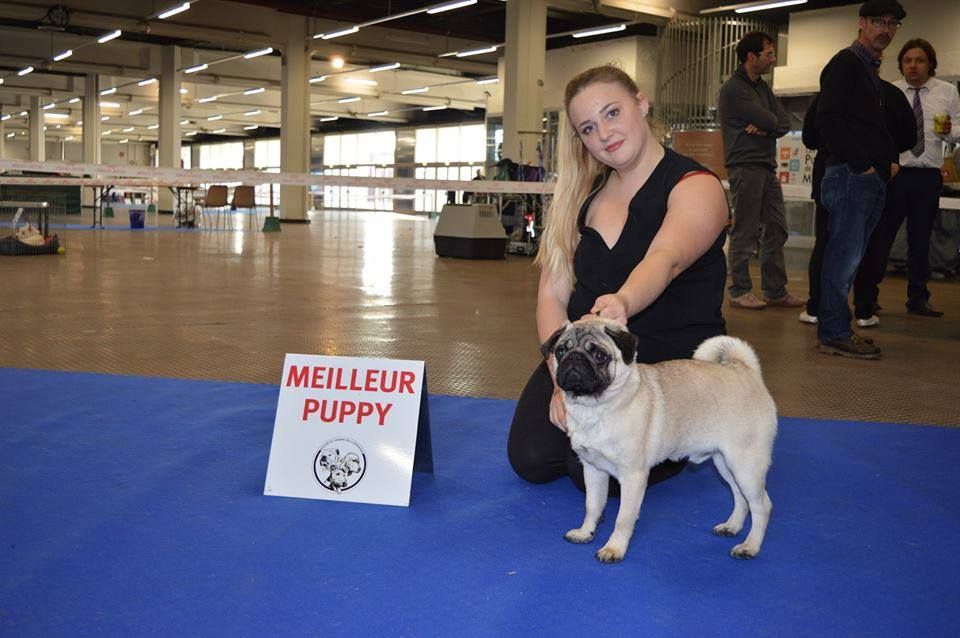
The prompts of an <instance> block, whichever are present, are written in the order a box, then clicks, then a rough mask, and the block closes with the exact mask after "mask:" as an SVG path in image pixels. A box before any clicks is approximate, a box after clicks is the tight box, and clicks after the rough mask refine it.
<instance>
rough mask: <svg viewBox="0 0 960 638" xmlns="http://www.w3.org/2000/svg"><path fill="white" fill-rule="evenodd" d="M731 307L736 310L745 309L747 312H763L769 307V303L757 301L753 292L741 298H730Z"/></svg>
mask: <svg viewBox="0 0 960 638" xmlns="http://www.w3.org/2000/svg"><path fill="white" fill-rule="evenodd" d="M730 305H731V306H733V307H734V308H744V309H746V310H763V309H764V308H766V307H767V303H766V302H765V301H760V300H759V299H757V296H756V295H755V294H753V293H752V292H748V293H746V294H744V295H740V296H739V297H730Z"/></svg>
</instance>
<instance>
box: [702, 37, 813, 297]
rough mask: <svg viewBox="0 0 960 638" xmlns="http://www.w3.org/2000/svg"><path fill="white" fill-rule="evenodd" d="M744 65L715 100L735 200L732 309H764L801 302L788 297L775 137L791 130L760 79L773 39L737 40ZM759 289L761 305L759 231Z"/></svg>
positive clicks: (766, 68)
mask: <svg viewBox="0 0 960 638" xmlns="http://www.w3.org/2000/svg"><path fill="white" fill-rule="evenodd" d="M737 59H738V60H740V67H739V68H738V69H737V70H736V71H735V72H734V73H733V75H731V76H730V79H729V80H727V81H726V82H725V83H724V84H723V87H721V89H720V95H719V97H718V98H717V111H718V117H719V120H720V126H721V130H722V132H723V155H724V165H725V166H726V168H727V175H728V176H729V178H730V194H731V195H733V208H734V212H733V227H732V228H731V229H730V247H729V250H728V252H729V263H730V267H729V270H730V281H731V283H730V305H731V306H733V307H735V308H747V309H750V310H762V309H763V308H766V307H767V306H790V307H796V306H801V305H803V300H802V299H799V298H797V297H794V296H793V295H791V294H790V293H789V292H787V270H786V267H785V265H784V260H783V245H784V244H785V243H786V241H787V219H786V209H785V207H784V205H783V190H782V189H781V188H780V182H779V181H778V180H777V175H776V172H775V170H776V167H777V160H776V157H775V156H776V151H777V138H779V137H783V136H784V135H785V134H786V133H787V131H789V130H790V121H789V118H788V116H787V113H786V111H784V110H783V107H782V106H781V105H780V102H779V101H778V100H777V98H776V97H774V95H773V91H771V90H770V87H769V86H768V85H767V83H766V82H764V81H763V78H762V77H761V76H763V75H764V74H765V73H768V72H769V71H770V69H771V68H773V65H774V63H775V62H776V60H777V56H776V52H775V51H774V49H773V40H772V39H771V38H770V36H769V35H767V34H766V33H762V32H760V31H754V32H751V33H748V34H747V35H745V36H743V38H741V40H740V42H738V43H737ZM761 226H763V235H762V237H761V240H760V288H761V290H763V296H764V300H760V299H757V297H756V295H754V294H753V292H751V288H752V287H753V284H752V282H751V280H750V269H749V268H750V254H751V253H752V252H753V249H754V247H756V245H757V237H758V236H760V227H761Z"/></svg>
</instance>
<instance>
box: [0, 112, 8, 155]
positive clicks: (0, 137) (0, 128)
mask: <svg viewBox="0 0 960 638" xmlns="http://www.w3.org/2000/svg"><path fill="white" fill-rule="evenodd" d="M6 128H7V123H6V122H4V121H3V120H0V159H7V131H6Z"/></svg>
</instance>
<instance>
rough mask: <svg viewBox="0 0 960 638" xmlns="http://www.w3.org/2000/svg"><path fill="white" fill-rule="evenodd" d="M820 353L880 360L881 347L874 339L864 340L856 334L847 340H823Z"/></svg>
mask: <svg viewBox="0 0 960 638" xmlns="http://www.w3.org/2000/svg"><path fill="white" fill-rule="evenodd" d="M820 352H822V353H823V354H835V355H839V356H841V357H850V358H851V359H879V358H880V347H879V346H878V345H877V344H875V343H874V342H873V339H863V338H861V337H860V336H858V335H856V334H852V335H850V336H849V337H847V338H846V339H833V340H829V339H828V340H823V341H821V342H820Z"/></svg>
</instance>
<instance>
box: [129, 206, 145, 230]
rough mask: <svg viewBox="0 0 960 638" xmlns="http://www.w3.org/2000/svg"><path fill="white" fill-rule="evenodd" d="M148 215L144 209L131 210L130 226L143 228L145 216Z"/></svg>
mask: <svg viewBox="0 0 960 638" xmlns="http://www.w3.org/2000/svg"><path fill="white" fill-rule="evenodd" d="M145 215H146V211H143V210H134V209H131V210H130V228H143V218H144V216H145Z"/></svg>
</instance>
